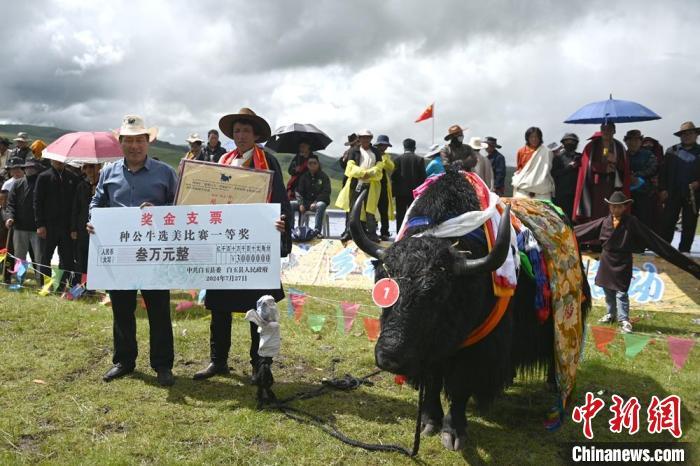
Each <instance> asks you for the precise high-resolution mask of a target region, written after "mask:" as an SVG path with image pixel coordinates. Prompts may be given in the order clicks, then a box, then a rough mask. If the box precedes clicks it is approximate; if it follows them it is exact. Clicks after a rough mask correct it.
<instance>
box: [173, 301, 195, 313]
mask: <svg viewBox="0 0 700 466" xmlns="http://www.w3.org/2000/svg"><path fill="white" fill-rule="evenodd" d="M193 306H194V303H193V302H192V301H180V302H179V303H178V304H177V306H175V310H176V311H177V312H182V311H185V310H187V309H190V308H192V307H193Z"/></svg>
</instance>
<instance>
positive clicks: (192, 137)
mask: <svg viewBox="0 0 700 466" xmlns="http://www.w3.org/2000/svg"><path fill="white" fill-rule="evenodd" d="M185 141H187V142H189V143H190V144H192V143H193V142H204V140H202V138H200V137H199V134H198V133H192V134H190V137H188V138H187V139H185Z"/></svg>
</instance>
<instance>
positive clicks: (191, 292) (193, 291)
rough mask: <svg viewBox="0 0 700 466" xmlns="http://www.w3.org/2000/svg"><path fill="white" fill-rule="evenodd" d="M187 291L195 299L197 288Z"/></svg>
mask: <svg viewBox="0 0 700 466" xmlns="http://www.w3.org/2000/svg"><path fill="white" fill-rule="evenodd" d="M187 293H188V294H189V295H190V296H192V299H197V290H190V291H188V292H187Z"/></svg>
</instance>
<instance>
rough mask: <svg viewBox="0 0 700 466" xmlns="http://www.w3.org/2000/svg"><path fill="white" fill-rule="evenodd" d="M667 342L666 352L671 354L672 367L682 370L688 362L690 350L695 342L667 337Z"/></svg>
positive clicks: (689, 339) (688, 339)
mask: <svg viewBox="0 0 700 466" xmlns="http://www.w3.org/2000/svg"><path fill="white" fill-rule="evenodd" d="M667 341H668V352H669V353H670V354H671V359H672V360H673V365H674V366H676V367H677V368H678V370H681V369H683V366H684V365H685V363H686V361H687V360H688V355H689V354H690V350H691V349H693V345H694V344H695V340H693V339H691V338H678V337H672V336H669V337H668V339H667Z"/></svg>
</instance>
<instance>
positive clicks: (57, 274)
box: [51, 267, 63, 291]
mask: <svg viewBox="0 0 700 466" xmlns="http://www.w3.org/2000/svg"><path fill="white" fill-rule="evenodd" d="M61 278H63V270H61V269H59V268H58V267H51V280H52V281H53V290H54V291H56V290H57V289H58V287H59V286H60V285H61Z"/></svg>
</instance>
